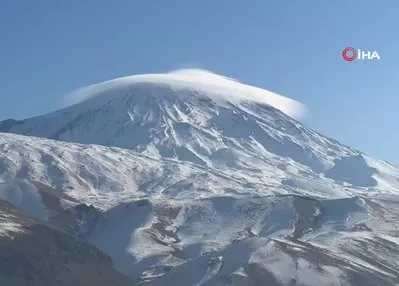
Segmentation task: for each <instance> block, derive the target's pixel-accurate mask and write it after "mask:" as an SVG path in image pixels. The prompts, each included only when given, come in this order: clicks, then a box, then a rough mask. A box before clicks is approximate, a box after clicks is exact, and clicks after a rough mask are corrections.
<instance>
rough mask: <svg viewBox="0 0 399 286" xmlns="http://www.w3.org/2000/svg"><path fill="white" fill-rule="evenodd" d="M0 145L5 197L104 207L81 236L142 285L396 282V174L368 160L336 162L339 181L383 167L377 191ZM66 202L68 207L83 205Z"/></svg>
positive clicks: (70, 147)
mask: <svg viewBox="0 0 399 286" xmlns="http://www.w3.org/2000/svg"><path fill="white" fill-rule="evenodd" d="M0 135H1V136H0V180H1V181H2V183H1V184H0V187H1V189H0V190H2V192H0V193H1V195H2V198H3V199H6V200H9V201H10V202H12V203H15V204H16V205H17V206H20V207H22V208H25V207H24V204H23V202H26V201H27V200H28V199H30V200H32V197H33V198H35V200H32V203H35V204H36V205H37V206H41V207H42V208H33V209H32V207H33V206H34V204H32V205H29V206H30V208H26V211H28V212H29V211H32V210H33V211H37V210H41V211H42V210H43V205H41V204H40V202H43V192H40V191H39V192H38V190H39V189H40V188H38V187H37V184H38V183H42V184H46V185H49V186H53V187H55V188H56V189H57V190H58V191H60V192H61V193H63V194H64V195H69V196H71V197H73V198H74V199H78V200H81V201H82V202H85V203H87V204H94V205H95V206H97V207H100V208H101V209H103V210H104V213H102V214H100V215H98V216H95V217H94V218H91V219H88V221H87V223H86V225H83V226H82V227H81V231H80V232H81V234H82V235H84V236H86V237H87V239H88V240H89V241H90V242H91V243H92V244H93V245H95V246H97V247H98V248H99V249H101V250H102V251H104V252H105V253H107V254H108V255H110V256H111V257H112V258H113V260H114V265H115V268H116V269H117V270H119V271H121V272H124V273H126V274H128V275H130V276H133V277H134V278H135V279H137V281H139V282H140V283H148V284H149V285H263V284H262V283H263V282H261V281H269V282H270V283H271V284H270V285H290V284H289V283H291V284H292V283H294V282H292V281H297V284H296V285H321V284H320V283H322V285H395V283H399V282H398V281H397V280H396V278H395V277H397V275H398V264H397V261H398V259H399V253H397V250H396V248H397V247H398V246H399V245H398V240H399V232H398V226H397V225H396V221H398V219H399V217H398V213H397V211H396V209H397V207H398V202H399V198H398V196H397V192H395V188H397V186H396V184H397V180H396V177H397V176H398V175H399V174H398V173H399V172H398V169H397V168H396V167H395V166H393V165H390V164H388V163H384V162H381V161H377V160H373V159H371V158H369V157H366V156H359V157H357V159H356V160H355V159H351V160H349V161H350V162H351V163H350V164H349V166H348V162H345V160H341V161H337V164H336V165H335V167H333V168H331V171H330V172H331V177H334V176H338V177H339V178H341V177H346V176H347V174H351V171H353V170H352V169H351V168H350V166H351V164H352V165H353V164H355V165H356V164H358V165H362V166H363V167H365V166H366V167H367V168H364V169H366V170H368V169H371V168H374V169H375V171H374V174H377V175H375V176H373V177H371V178H375V180H376V182H378V184H377V186H375V187H354V186H350V185H349V184H348V183H345V184H344V183H342V182H340V181H334V180H333V179H330V178H327V177H325V176H324V175H323V174H317V173H314V172H312V171H311V170H308V169H306V168H304V167H301V165H298V164H296V163H292V162H287V168H279V167H278V166H277V164H276V165H267V164H264V165H259V166H258V168H256V169H255V168H254V169H252V170H246V172H240V171H238V170H237V169H228V168H224V169H218V168H211V167H204V166H201V165H195V164H192V163H190V162H181V161H177V160H174V159H158V158H153V157H149V156H146V155H143V154H140V153H137V152H134V151H131V150H125V149H119V148H114V147H112V148H111V147H104V146H98V145H80V144H73V143H67V142H58V141H53V140H48V139H42V138H35V137H27V136H21V135H14V134H5V133H1V134H0ZM271 162H273V160H271ZM356 162H361V164H359V163H356ZM365 164H367V165H365ZM345 166H347V167H345ZM364 169H363V170H364ZM348 176H349V175H348ZM354 178H355V179H356V178H357V179H358V180H360V179H361V178H362V177H361V176H360V175H359V176H358V177H354ZM25 179H30V180H32V181H34V182H38V183H36V184H35V185H33V184H32V183H30V181H26V180H25ZM355 179H354V180H355ZM6 182H8V183H6ZM41 189H43V186H42V188H41ZM12 190H15V191H16V192H15V195H14V196H10V194H11V191H12ZM38 194H39V195H40V196H41V200H40V198H39V199H37V195H38ZM292 194H296V195H301V196H303V197H298V196H292ZM24 195H27V197H25V198H24ZM357 196H360V197H361V198H360V197H357ZM16 198H19V199H18V200H17V199H16ZM311 198H318V200H315V199H311ZM61 199H62V201H63V202H64V207H63V208H68V207H69V206H73V205H74V204H76V203H74V202H73V199H71V198H69V197H65V198H62V197H61ZM331 199H333V200H331ZM43 204H44V205H46V204H45V203H43ZM44 210H46V212H45V213H47V214H48V213H49V212H48V207H45V208H44ZM59 212H60V211H58V213H59ZM42 213H43V212H41V213H40V214H42ZM53 215H54V212H53ZM57 221H58V220H57ZM388 253H389V255H388ZM395 275H396V276H395ZM265 279H266V280H265ZM287 281H288V282H287ZM345 281H346V282H345ZM251 283H252V284H251ZM273 283H274V284H273ZM287 283H288V284H287ZM301 283H302V284H301ZM312 283H313V284H312ZM339 283H341V284H339ZM345 283H347V284H345ZM367 283H368V284H367ZM292 285H295V284H292Z"/></svg>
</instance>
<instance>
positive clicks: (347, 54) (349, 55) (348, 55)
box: [342, 47, 357, 62]
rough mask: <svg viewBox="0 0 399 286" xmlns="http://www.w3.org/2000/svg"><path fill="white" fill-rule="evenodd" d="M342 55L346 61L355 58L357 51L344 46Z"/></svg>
mask: <svg viewBox="0 0 399 286" xmlns="http://www.w3.org/2000/svg"><path fill="white" fill-rule="evenodd" d="M342 57H343V58H344V60H345V61H347V62H351V61H354V60H355V59H356V58H357V51H356V50H355V49H354V48H352V47H346V48H345V49H344V50H343V51H342Z"/></svg>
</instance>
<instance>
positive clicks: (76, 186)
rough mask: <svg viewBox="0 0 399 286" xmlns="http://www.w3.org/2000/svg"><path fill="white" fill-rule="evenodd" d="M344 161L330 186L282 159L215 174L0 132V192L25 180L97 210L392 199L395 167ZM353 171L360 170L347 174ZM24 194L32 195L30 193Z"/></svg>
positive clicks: (321, 177)
mask: <svg viewBox="0 0 399 286" xmlns="http://www.w3.org/2000/svg"><path fill="white" fill-rule="evenodd" d="M346 160H347V161H349V163H341V162H342V161H345V160H342V161H337V163H336V165H335V166H333V167H332V168H331V169H330V171H329V172H330V177H332V178H334V177H337V180H334V179H330V178H328V177H327V176H328V175H324V174H318V173H315V172H312V171H311V170H309V169H308V168H306V167H305V166H303V165H300V164H297V163H295V162H293V161H289V160H287V162H285V165H284V167H283V166H281V162H280V161H281V159H280V158H276V159H275V158H273V157H271V158H269V162H268V163H266V162H263V163H259V164H257V166H256V167H255V166H254V167H252V168H250V169H245V170H239V169H236V168H231V169H229V168H223V169H221V168H211V167H205V166H201V165H196V164H193V163H190V162H185V161H178V160H175V159H168V158H166V159H159V158H154V157H150V156H147V155H143V154H140V153H137V152H134V151H131V150H126V149H120V148H115V147H112V148H110V147H104V146H99V145H81V144H72V143H67V142H59V141H54V140H48V139H42V138H35V137H29V136H21V135H15V134H7V133H0V183H1V182H3V184H0V186H3V187H2V189H4V186H5V185H7V184H6V183H7V182H12V181H13V180H15V179H18V180H21V179H29V180H32V181H35V182H40V183H42V184H45V185H48V186H51V187H54V188H55V189H57V190H62V191H63V192H64V193H65V194H67V195H70V196H71V197H73V198H75V199H78V200H79V201H82V202H84V203H87V204H93V205H95V206H96V207H99V208H101V209H108V208H110V207H112V206H115V205H117V204H119V203H121V202H125V201H126V200H134V199H141V198H162V199H166V200H169V199H176V200H183V199H196V198H206V197H213V196H221V195H231V196H244V197H245V196H248V195H259V196H268V195H273V194H297V195H304V196H311V197H319V198H342V197H351V196H353V195H356V194H364V195H373V194H381V193H393V194H396V193H397V191H396V190H397V189H398V188H399V183H398V180H397V179H396V178H398V177H399V169H398V168H397V167H395V166H393V165H390V164H388V163H385V162H382V161H377V160H373V159H371V158H369V157H366V156H361V155H359V156H357V157H349V159H346ZM352 165H358V167H357V168H351V166H352ZM369 170H373V171H372V172H371V171H370V172H369ZM354 174H357V176H354ZM341 178H346V179H347V181H351V180H352V181H353V182H354V185H350V184H349V183H344V182H341V181H340V179H341ZM349 179H351V180H349ZM356 180H358V181H359V182H358V185H362V183H364V182H367V180H373V181H374V182H375V186H357V185H356ZM373 184H374V183H373ZM14 187H15V186H14ZM16 188H17V189H16V190H17V191H16V192H13V193H12V194H13V196H14V197H18V196H21V194H20V193H21V191H20V189H21V186H16ZM0 190H1V189H0ZM0 194H3V195H2V198H3V199H7V197H8V198H9V201H11V202H13V197H10V192H8V195H6V192H5V191H2V192H0ZM26 194H32V191H29V192H27V193H26ZM38 203H39V202H38ZM17 205H18V204H17Z"/></svg>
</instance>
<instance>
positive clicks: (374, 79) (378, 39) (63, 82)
mask: <svg viewBox="0 0 399 286" xmlns="http://www.w3.org/2000/svg"><path fill="white" fill-rule="evenodd" d="M398 28H399V1H397V0H381V1H371V0H370V1H369V0H356V1H355V0H352V1H347V0H340V1H336V0H335V1H327V0H324V1H321V0H313V1H311V0H304V1H296V0H291V1H287V0H285V1H284V0H279V1H277V0H276V1H271V0H201V1H194V0H167V1H166V0H165V1H164V0H162V1H160V0H158V1H155V0H152V1H151V0H146V1H138V0H111V1H109V0H107V1H106V0H84V1H81V0H71V1H59V0H37V1H29V0H19V1H18V0H2V1H0V36H1V38H0V120H3V119H6V118H16V119H22V118H27V117H31V116H34V115H39V114H43V113H46V112H49V111H52V110H55V109H57V108H59V107H61V106H62V98H63V95H64V94H66V93H67V92H69V91H71V90H73V89H75V88H78V87H81V86H85V85H89V84H93V83H96V82H100V81H104V80H108V79H112V78H116V77H120V76H125V75H131V74H137V73H152V72H165V71H169V70H173V69H176V68H183V67H196V68H205V69H208V70H211V71H213V72H216V73H219V74H223V75H226V76H229V77H233V78H236V79H239V80H241V81H242V82H245V83H248V84H252V85H256V86H259V87H263V88H265V89H268V90H271V91H274V92H277V93H280V94H282V95H285V96H288V97H291V98H293V99H296V100H299V101H301V102H303V103H304V104H305V105H306V106H307V107H308V109H309V114H308V116H307V117H306V118H305V119H304V120H302V121H303V122H304V123H305V124H307V125H308V126H310V127H312V128H313V129H315V130H317V131H319V132H321V133H323V134H325V135H327V136H330V137H333V138H335V139H338V140H340V141H341V142H343V143H345V144H348V145H351V146H353V147H356V148H359V149H360V150H362V151H364V152H366V153H368V154H371V155H373V156H375V157H378V158H381V159H386V160H390V161H392V162H396V163H399V152H397V146H398V139H399V135H398V134H399V133H398V132H397V124H398V123H399V112H398V111H397V110H398V108H399V95H398V91H399V78H398V76H399V32H398ZM346 46H353V47H355V48H362V49H364V50H377V51H378V53H379V55H380V56H381V60H380V61H375V62H370V61H358V62H354V63H346V62H344V61H343V59H342V58H341V51H342V49H343V48H344V47H346Z"/></svg>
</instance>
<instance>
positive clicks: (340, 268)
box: [85, 196, 399, 286]
mask: <svg viewBox="0 0 399 286" xmlns="http://www.w3.org/2000/svg"><path fill="white" fill-rule="evenodd" d="M386 199H389V200H392V199H393V197H389V198H386ZM396 200H397V197H396ZM397 202H398V201H396V202H395V203H394V204H393V205H391V207H392V206H393V207H396V208H397V207H398V206H399V205H398V204H397ZM398 219H399V215H398V214H397V213H395V212H392V210H389V209H388V208H387V207H386V205H384V202H383V200H381V199H371V200H369V199H362V198H348V199H340V200H323V201H317V200H311V199H309V198H303V197H296V196H270V197H246V198H232V197H214V198H209V199H198V200H190V201H184V202H181V201H179V202H176V201H159V200H152V201H149V200H141V201H136V202H132V203H126V204H121V205H119V206H118V207H115V208H113V209H111V210H109V211H107V212H105V213H104V214H103V215H101V216H100V218H98V219H96V220H95V225H96V227H95V228H94V230H92V231H90V232H85V235H86V236H87V237H88V239H89V241H90V242H92V243H93V244H94V245H95V246H97V247H99V248H100V249H102V250H104V251H105V252H106V253H108V254H109V255H110V256H111V257H113V258H114V262H115V266H116V268H117V269H118V270H120V271H122V272H124V273H126V274H128V275H131V276H133V277H135V278H136V279H137V280H138V281H140V283H143V284H145V285H315V286H318V285H359V286H360V285H362V286H364V285H370V286H371V285H373V286H374V285H396V283H399V263H398V261H399V250H398V249H399V238H398V235H399V230H398V228H397V226H395V225H394V224H392V220H398ZM266 283H267V284H266Z"/></svg>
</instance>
